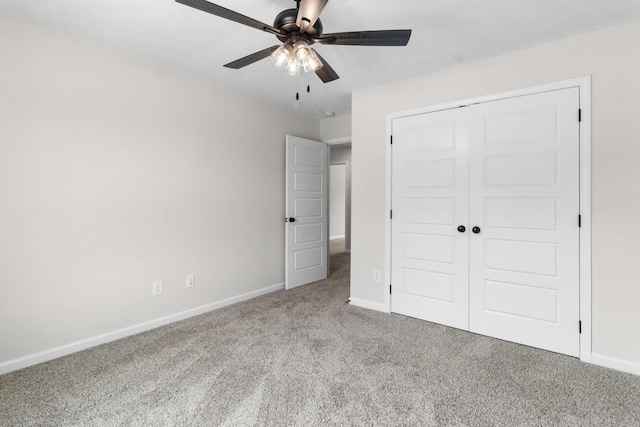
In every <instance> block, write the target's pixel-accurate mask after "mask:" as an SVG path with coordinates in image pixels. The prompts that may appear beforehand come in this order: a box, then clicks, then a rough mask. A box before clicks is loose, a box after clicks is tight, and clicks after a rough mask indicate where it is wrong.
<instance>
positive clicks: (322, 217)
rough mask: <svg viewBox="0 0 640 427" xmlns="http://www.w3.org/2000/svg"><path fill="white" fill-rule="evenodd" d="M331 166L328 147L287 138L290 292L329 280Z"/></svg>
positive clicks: (287, 284) (287, 226)
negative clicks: (329, 185)
mask: <svg viewBox="0 0 640 427" xmlns="http://www.w3.org/2000/svg"><path fill="white" fill-rule="evenodd" d="M328 163H329V157H328V147H327V144H325V143H323V142H318V141H312V140H308V139H303V138H298V137H295V136H289V135H287V139H286V206H285V215H286V219H285V221H286V222H287V224H286V227H285V229H286V231H285V235H286V236H285V242H286V243H285V245H286V256H285V259H286V261H285V263H286V266H285V284H286V288H287V289H291V288H295V287H297V286H302V285H306V284H307V283H311V282H316V281H318V280H322V279H326V278H327V273H328V253H329V245H328V242H327V240H328V236H329V234H328V233H329V231H328V228H327V225H328V218H327V217H328V209H327V201H328V182H329V181H328V171H329V166H328Z"/></svg>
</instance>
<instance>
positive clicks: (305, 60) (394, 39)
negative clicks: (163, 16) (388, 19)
mask: <svg viewBox="0 0 640 427" xmlns="http://www.w3.org/2000/svg"><path fill="white" fill-rule="evenodd" d="M176 1H177V2H178V3H182V4H184V5H187V6H191V7H193V8H195V9H199V10H202V11H204V12H207V13H211V14H212V15H216V16H219V17H221V18H225V19H228V20H230V21H234V22H237V23H239V24H243V25H247V26H249V27H253V28H256V29H258V30H261V31H264V32H267V33H270V34H273V35H275V36H276V37H277V38H278V40H280V41H281V42H282V43H283V44H282V45H275V46H271V47H268V48H266V49H263V50H261V51H259V52H255V53H252V54H251V55H248V56H245V57H244V58H240V59H238V60H236V61H233V62H230V63H228V64H225V65H224V66H225V67H227V68H234V69H240V68H242V67H246V66H247V65H250V64H253V63H254V62H257V61H259V60H261V59H264V58H267V57H269V56H270V57H271V59H272V61H273V63H274V64H275V65H276V66H277V67H278V68H282V69H284V70H285V71H287V72H288V73H289V74H291V75H300V74H304V73H308V72H315V73H316V75H317V76H318V77H319V78H320V79H321V80H322V81H323V82H324V83H328V82H331V81H333V80H336V79H338V78H339V76H338V74H337V73H336V72H335V71H334V70H333V68H331V66H330V65H329V64H328V63H327V61H325V59H324V58H323V57H322V56H320V54H319V53H318V52H316V50H315V49H312V48H310V47H309V46H310V45H312V44H314V43H320V44H327V45H343V46H344V45H351V46H406V45H407V43H408V42H409V38H410V37H411V30H379V31H352V32H343V33H331V34H323V33H322V22H321V21H320V18H319V16H320V13H321V12H322V10H323V9H324V7H325V6H326V4H327V2H328V1H329V0H294V1H295V2H296V5H297V7H296V8H295V9H287V10H283V11H282V12H280V13H279V14H278V15H277V16H276V18H275V20H274V23H273V26H272V25H267V24H265V23H263V22H260V21H257V20H255V19H253V18H249V17H248V16H244V15H242V14H240V13H238V12H234V11H233V10H229V9H226V8H224V7H222V6H218V5H216V4H213V3H210V2H208V1H206V0H176Z"/></svg>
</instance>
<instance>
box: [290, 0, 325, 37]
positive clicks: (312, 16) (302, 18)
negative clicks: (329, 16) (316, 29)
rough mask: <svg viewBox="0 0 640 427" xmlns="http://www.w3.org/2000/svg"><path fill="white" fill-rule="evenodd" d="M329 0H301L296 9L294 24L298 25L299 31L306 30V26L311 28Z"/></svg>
mask: <svg viewBox="0 0 640 427" xmlns="http://www.w3.org/2000/svg"><path fill="white" fill-rule="evenodd" d="M328 1H329V0H302V1H301V2H300V8H299V9H298V17H297V18H296V25H297V26H298V27H300V31H301V32H303V33H304V32H305V31H307V28H313V26H314V25H315V24H316V21H317V20H318V17H319V16H320V13H321V12H322V9H324V7H325V6H326V5H327V2H328Z"/></svg>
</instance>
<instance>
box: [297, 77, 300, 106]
mask: <svg viewBox="0 0 640 427" xmlns="http://www.w3.org/2000/svg"><path fill="white" fill-rule="evenodd" d="M296 101H300V77H298V78H297V79H296Z"/></svg>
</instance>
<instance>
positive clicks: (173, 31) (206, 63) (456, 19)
mask: <svg viewBox="0 0 640 427" xmlns="http://www.w3.org/2000/svg"><path fill="white" fill-rule="evenodd" d="M213 2H214V3H216V4H218V5H220V6H223V7H226V8H228V9H232V10H235V11H237V12H239V13H241V14H244V15H247V16H249V17H252V18H254V19H257V20H259V21H262V22H265V23H268V24H272V23H273V19H274V18H275V16H276V15H277V14H278V13H279V12H280V11H282V10H284V9H289V8H294V7H295V2H294V1H293V0H214V1H213ZM0 10H3V11H7V12H9V13H14V14H16V15H19V16H23V17H26V18H28V19H32V20H34V21H38V22H42V23H45V24H49V25H52V26H54V27H58V28H61V29H64V30H66V31H69V32H72V33H75V34H77V35H80V36H83V37H86V38H89V39H93V40H97V41H99V42H102V43H105V44H107V45H110V46H112V47H114V48H116V49H119V50H121V51H125V52H128V53H130V54H132V55H135V56H138V57H142V58H145V59H147V60H149V61H152V62H155V63H159V64H162V65H164V66H166V67H169V68H173V69H176V70H178V71H181V72H184V73H187V74H190V75H194V76H198V77H201V78H204V79H209V80H211V81H213V82H215V83H217V84H220V85H223V86H226V87H229V88H231V89H233V90H236V91H240V92H244V93H247V94H250V95H253V96H255V97H258V98H261V99H264V100H266V101H268V102H271V103H273V104H276V105H280V106H283V107H286V108H291V109H294V110H297V111H299V112H302V113H304V114H307V115H310V116H314V117H324V116H325V113H326V112H328V111H331V112H335V114H337V115H341V114H348V113H350V111H351V93H352V92H354V91H357V90H361V89H365V88H368V87H373V86H377V85H380V84H383V83H387V82H390V81H395V80H401V79H405V78H409V77H412V76H415V75H420V74H425V73H428V72H431V71H435V70H439V69H443V68H447V67H451V66H455V65H457V64H461V63H464V62H470V61H474V60H479V59H483V58H487V57H490V56H493V55H497V54H500V53H505V52H509V51H513V50H517V49H520V48H524V47H528V46H533V45H536V44H541V43H544V42H547V41H551V40H555V39H560V38H564V37H567V36H571V35H574V34H579V33H584V32H589V31H592V30H595V29H598V28H602V27H606V26H610V25H615V24H618V23H623V22H627V21H631V20H634V19H640V0H402V1H387V2H382V1H376V2H374V1H372V0H330V1H329V2H328V4H327V6H326V8H325V9H324V11H323V12H322V15H321V19H322V22H323V26H324V32H325V33H333V32H341V31H360V30H384V29H405V28H409V29H412V30H413V34H412V37H411V40H410V41H409V45H408V46H406V47H359V46H330V45H315V46H314V48H316V49H317V50H318V52H320V54H321V55H322V56H323V57H324V58H325V59H326V60H327V62H329V63H330V64H331V66H332V67H333V68H334V69H335V70H336V72H337V73H338V74H339V75H340V79H339V80H336V81H334V82H331V83H327V84H323V83H322V82H321V81H320V80H319V79H318V78H317V77H316V76H315V75H313V74H312V75H310V76H308V77H301V78H295V77H290V76H288V75H286V74H284V73H283V72H281V71H279V70H277V69H276V68H275V67H274V66H273V65H272V64H271V62H270V61H269V60H268V59H265V60H262V61H260V62H257V63H255V64H252V65H249V66H247V67H245V68H243V69H241V70H232V69H227V68H223V66H222V65H223V64H226V63H228V62H231V61H233V60H235V59H238V58H241V57H243V56H246V55H248V54H250V53H253V52H256V51H258V50H261V49H264V48H266V47H269V46H272V45H275V44H278V41H277V39H276V38H275V36H273V35H270V34H267V33H264V32H262V31H259V30H256V29H254V28H250V27H247V26H244V25H240V24H237V23H234V22H230V21H227V20H224V19H222V18H219V17H217V16H213V15H210V14H207V13H204V12H201V11H199V10H196V9H193V8H190V7H187V6H184V5H182V4H178V3H176V2H175V1H174V0H0ZM307 83H310V84H311V93H310V94H307V93H306V85H307ZM298 87H299V88H300V93H301V98H300V101H297V102H296V100H295V93H296V91H297V90H298Z"/></svg>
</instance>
